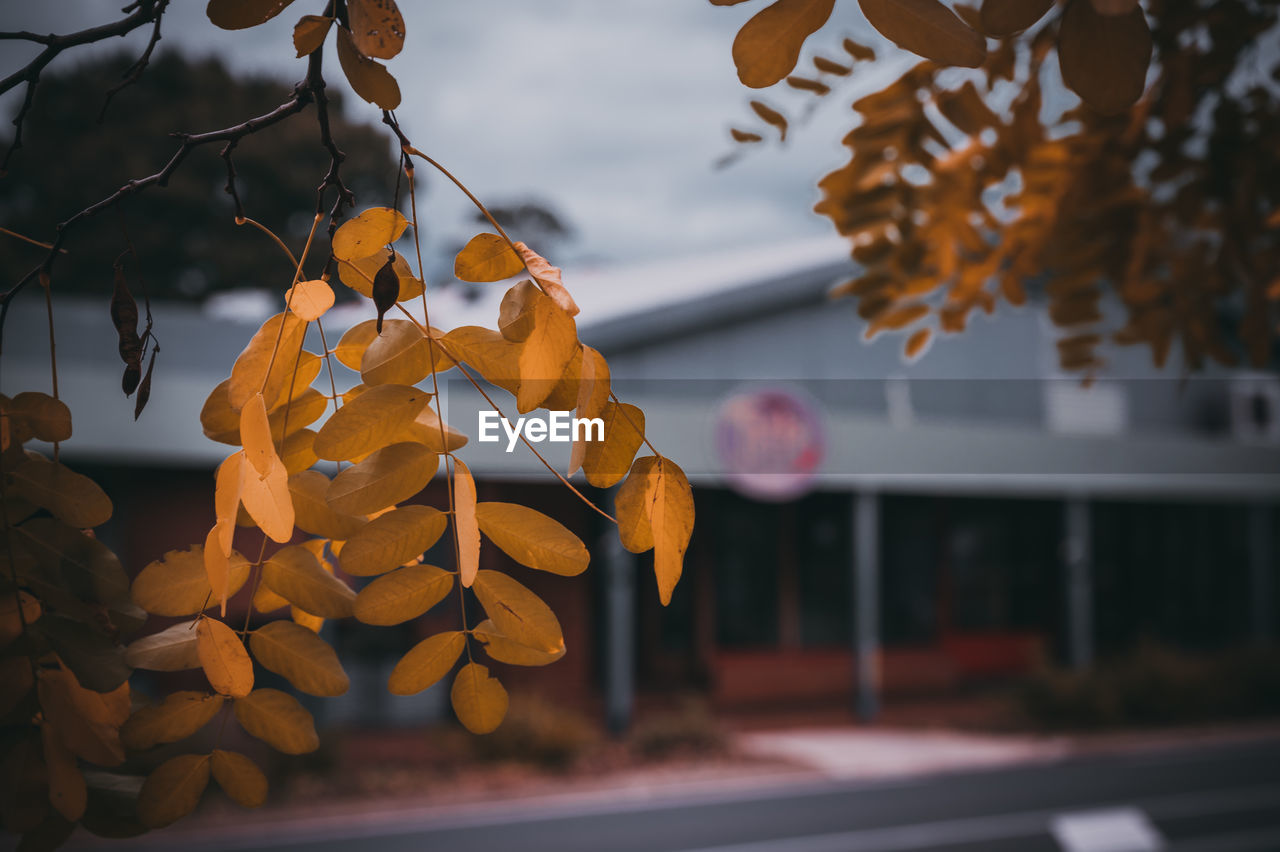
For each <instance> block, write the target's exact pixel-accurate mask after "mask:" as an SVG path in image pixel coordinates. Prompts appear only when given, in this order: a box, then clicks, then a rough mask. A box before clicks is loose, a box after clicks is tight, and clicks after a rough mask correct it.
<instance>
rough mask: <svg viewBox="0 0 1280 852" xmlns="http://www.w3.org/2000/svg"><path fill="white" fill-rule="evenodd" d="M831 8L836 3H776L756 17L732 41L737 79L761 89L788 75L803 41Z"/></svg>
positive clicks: (800, 0) (797, 0) (827, 0)
mask: <svg viewBox="0 0 1280 852" xmlns="http://www.w3.org/2000/svg"><path fill="white" fill-rule="evenodd" d="M834 5H835V0H778V2H776V3H774V4H772V5H770V6H767V7H765V9H763V10H762V11H760V12H759V13H757V14H756V15H755V17H753V18H751V20H749V21H747V23H746V24H745V25H744V26H743V27H742V29H741V30H739V31H738V35H737V37H736V38H734V40H733V62H734V64H735V65H736V66H737V68H738V79H739V80H741V81H742V83H743V85H745V86H750V87H751V88H753V89H764V88H768V87H769V86H772V85H773V84H774V83H777V82H778V81H779V80H781V79H782V78H783V77H785V76H787V75H788V74H790V73H791V72H792V71H793V70H794V69H795V67H796V62H797V61H799V59H800V49H801V48H802V47H804V42H805V39H807V38H808V37H809V36H811V35H812V34H814V33H816V32H817V31H818V30H820V29H822V25H823V24H825V23H826V22H827V18H829V17H831V9H832V7H833V6H834Z"/></svg>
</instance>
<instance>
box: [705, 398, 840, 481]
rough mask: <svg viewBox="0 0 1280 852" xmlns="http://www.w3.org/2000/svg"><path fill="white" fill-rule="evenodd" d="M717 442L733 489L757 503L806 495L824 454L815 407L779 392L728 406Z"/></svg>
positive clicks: (722, 412) (728, 402)
mask: <svg viewBox="0 0 1280 852" xmlns="http://www.w3.org/2000/svg"><path fill="white" fill-rule="evenodd" d="M715 442H716V452H717V455H718V456H719V458H720V464H721V466H722V467H723V469H724V474H725V478H726V479H727V480H728V481H729V484H730V485H731V486H733V487H734V488H735V489H737V490H738V491H740V492H742V493H743V494H745V495H747V496H748V497H754V498H756V499H758V500H790V499H792V498H795V497H798V496H800V495H801V494H803V493H804V492H805V491H807V490H808V488H809V485H810V483H812V481H813V479H814V477H815V475H816V474H817V471H818V466H819V465H820V464H821V463H822V459H823V456H824V454H825V450H826V435H825V433H824V431H823V428H822V417H821V415H820V413H819V412H818V410H817V406H816V404H815V403H813V402H811V401H810V400H809V399H808V398H806V397H803V396H800V395H799V394H797V393H795V392H794V391H790V390H783V389H781V388H768V389H764V390H755V391H748V392H744V393H739V394H734V395H733V396H731V397H730V398H729V399H727V400H725V402H724V404H723V405H722V406H721V407H720V412H719V415H718V417H717V418H716V430H715Z"/></svg>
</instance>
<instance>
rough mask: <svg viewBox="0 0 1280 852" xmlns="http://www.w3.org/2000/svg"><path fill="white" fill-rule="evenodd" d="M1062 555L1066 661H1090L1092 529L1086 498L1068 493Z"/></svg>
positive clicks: (1083, 663) (1076, 663)
mask: <svg viewBox="0 0 1280 852" xmlns="http://www.w3.org/2000/svg"><path fill="white" fill-rule="evenodd" d="M1063 529H1064V532H1065V536H1064V540H1063V543H1062V550H1063V553H1062V557H1063V562H1064V565H1065V568H1066V572H1065V574H1066V597H1067V663H1068V664H1069V665H1070V666H1071V667H1072V668H1077V669H1082V668H1087V667H1088V666H1090V665H1092V664H1093V529H1092V523H1091V520H1090V517H1089V501H1088V500H1086V499H1084V498H1083V497H1072V498H1069V499H1068V500H1067V502H1066V505H1065V506H1064V509H1063Z"/></svg>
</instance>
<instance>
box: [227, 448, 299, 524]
mask: <svg viewBox="0 0 1280 852" xmlns="http://www.w3.org/2000/svg"><path fill="white" fill-rule="evenodd" d="M240 501H241V503H243V504H244V508H245V511H246V512H248V513H249V517H251V518H253V520H254V523H256V524H257V525H258V528H259V529H261V530H262V531H263V532H264V533H266V534H267V537H268V538H270V539H271V540H272V541H277V542H281V543H283V542H286V541H288V540H289V539H291V538H293V520H294V512H293V498H292V497H291V496H290V494H289V472H288V471H287V470H285V469H284V465H283V464H281V463H280V460H279V459H276V460H275V463H274V464H273V465H272V466H271V468H270V470H269V471H268V472H267V473H266V475H265V476H260V475H259V474H258V472H257V471H256V470H254V468H253V465H250V464H241V465H240Z"/></svg>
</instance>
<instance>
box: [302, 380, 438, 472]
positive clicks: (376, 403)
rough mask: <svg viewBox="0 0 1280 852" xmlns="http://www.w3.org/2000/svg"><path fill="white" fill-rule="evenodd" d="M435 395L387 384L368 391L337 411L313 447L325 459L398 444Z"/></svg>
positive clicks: (361, 453)
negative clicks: (400, 435)
mask: <svg viewBox="0 0 1280 852" xmlns="http://www.w3.org/2000/svg"><path fill="white" fill-rule="evenodd" d="M430 398H431V394H429V393H427V392H426V391H423V390H419V389H418V388H415V387H411V386H409V385H397V384H385V385H377V386H375V387H371V388H369V389H368V390H366V391H365V392H364V393H362V394H360V395H359V396H358V397H356V398H355V399H354V400H352V401H351V402H349V403H347V404H346V405H344V406H342V408H340V409H338V410H337V411H336V412H334V414H333V416H331V417H330V418H329V419H328V420H327V421H326V422H325V424H324V425H323V426H321V427H320V431H319V432H317V433H316V440H315V443H314V444H313V445H312V449H313V450H314V451H315V453H316V455H318V456H319V457H320V458H322V459H333V460H335V461H336V460H341V459H350V458H355V457H356V456H363V455H367V454H368V453H371V452H373V451H374V450H380V449H382V448H383V447H385V446H387V445H388V444H392V443H395V439H396V437H397V436H398V435H399V433H400V432H401V431H403V429H404V428H405V427H406V426H407V425H409V424H410V423H412V422H413V420H414V418H415V417H417V416H418V413H419V412H420V411H422V409H423V407H425V406H426V404H427V402H428V400H430Z"/></svg>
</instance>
